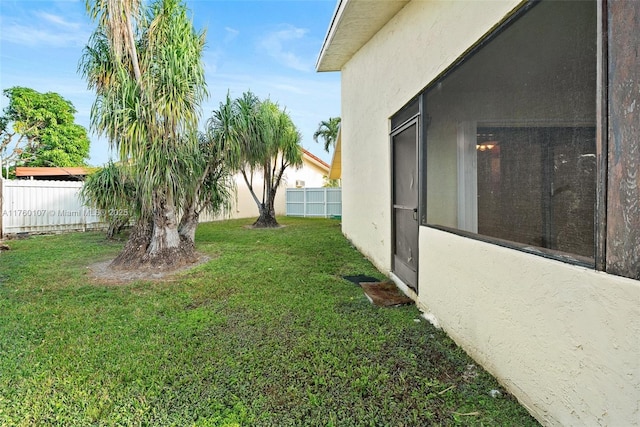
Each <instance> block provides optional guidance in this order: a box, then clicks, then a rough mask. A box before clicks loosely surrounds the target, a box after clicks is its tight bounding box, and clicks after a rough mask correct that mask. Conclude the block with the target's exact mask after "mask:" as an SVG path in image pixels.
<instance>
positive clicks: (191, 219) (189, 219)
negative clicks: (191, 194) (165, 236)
mask: <svg viewBox="0 0 640 427" xmlns="http://www.w3.org/2000/svg"><path fill="white" fill-rule="evenodd" d="M199 217H200V214H198V213H197V212H196V209H195V207H194V206H193V205H192V204H190V205H188V206H187V207H186V208H185V211H184V214H182V218H180V225H178V234H179V235H180V238H182V239H186V240H187V241H189V242H191V243H192V244H194V245H195V240H196V228H198V219H199Z"/></svg>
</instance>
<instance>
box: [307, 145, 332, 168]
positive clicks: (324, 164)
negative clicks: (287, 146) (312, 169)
mask: <svg viewBox="0 0 640 427" xmlns="http://www.w3.org/2000/svg"><path fill="white" fill-rule="evenodd" d="M302 157H303V159H304V160H307V161H308V162H310V163H311V164H313V165H315V166H317V167H319V168H320V169H322V170H324V171H326V172H327V174H329V164H328V163H327V162H325V161H324V160H322V159H321V158H320V157H317V156H316V155H314V154H311V153H310V152H308V151H307V150H305V149H304V148H303V149H302Z"/></svg>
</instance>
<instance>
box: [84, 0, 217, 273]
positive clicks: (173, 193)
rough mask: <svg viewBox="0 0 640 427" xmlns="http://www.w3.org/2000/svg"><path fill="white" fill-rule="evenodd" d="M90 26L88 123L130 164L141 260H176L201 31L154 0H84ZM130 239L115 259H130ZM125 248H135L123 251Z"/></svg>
mask: <svg viewBox="0 0 640 427" xmlns="http://www.w3.org/2000/svg"><path fill="white" fill-rule="evenodd" d="M87 7H88V10H89V13H90V15H91V16H92V17H93V18H94V19H95V20H96V21H97V25H98V27H97V29H96V31H95V33H94V34H93V36H92V37H91V39H90V42H89V45H88V46H87V48H86V49H85V52H84V55H83V58H82V61H81V69H82V72H83V74H84V76H85V78H86V79H87V81H88V83H89V87H90V88H92V89H94V90H95V91H96V95H97V98H96V101H95V103H94V105H93V108H92V126H93V127H94V128H95V129H96V130H97V131H98V132H100V133H102V134H104V135H106V136H107V138H108V139H109V141H110V143H111V144H112V146H113V147H115V148H116V149H117V150H118V152H119V154H120V160H121V161H122V162H127V163H129V164H130V165H131V168H132V171H133V172H132V173H133V175H134V176H135V179H134V182H135V183H136V186H137V188H136V195H137V197H138V198H139V199H140V205H141V216H140V218H139V221H138V226H139V228H140V229H145V231H144V233H142V234H140V233H132V236H134V235H135V236H134V237H135V238H136V239H142V240H144V235H145V234H148V236H147V240H148V244H147V245H145V248H146V250H145V252H144V255H143V259H141V260H138V261H143V262H151V263H153V264H167V263H169V264H171V263H175V262H180V261H182V260H181V257H180V256H176V254H181V255H184V256H185V257H189V255H190V251H189V249H188V248H182V247H181V243H182V240H181V239H180V235H179V232H178V218H177V216H178V215H177V212H178V210H179V209H180V207H181V206H180V204H181V203H182V201H183V200H184V198H185V197H184V196H185V194H186V193H187V192H189V191H193V186H192V185H189V184H190V183H192V182H193V180H192V178H191V177H189V176H186V175H185V171H186V170H189V168H185V167H184V165H182V164H181V161H182V160H183V159H185V158H188V153H192V152H193V147H188V145H189V144H197V139H194V138H185V137H184V135H188V134H191V133H194V132H195V131H196V127H197V123H198V118H199V113H200V111H199V106H200V103H201V101H202V100H203V98H204V97H205V96H206V84H205V80H204V67H203V64H202V50H203V47H204V42H205V36H204V32H197V31H196V30H195V29H194V28H193V24H192V22H191V20H190V18H189V17H188V16H187V10H186V7H185V6H184V4H183V3H182V2H181V1H180V0H155V1H153V2H152V3H151V4H150V5H149V6H148V7H147V8H146V9H143V8H142V5H141V2H140V1H139V0H94V1H93V2H90V1H88V2H87ZM133 240H134V239H133V237H132V239H131V240H130V242H129V243H131V245H127V247H125V249H124V251H123V253H121V254H120V256H119V257H118V258H117V259H116V262H117V263H120V264H127V263H130V262H135V261H136V260H134V259H132V258H136V257H138V255H139V254H140V251H139V250H138V248H139V247H140V241H135V242H134V241H133ZM129 246H133V247H135V250H133V251H131V252H130V253H128V252H127V248H128V247H129Z"/></svg>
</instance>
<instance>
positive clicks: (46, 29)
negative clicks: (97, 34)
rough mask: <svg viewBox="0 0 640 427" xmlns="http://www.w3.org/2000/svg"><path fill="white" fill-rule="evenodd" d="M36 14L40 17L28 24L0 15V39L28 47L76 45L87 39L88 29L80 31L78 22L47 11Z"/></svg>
mask: <svg viewBox="0 0 640 427" xmlns="http://www.w3.org/2000/svg"><path fill="white" fill-rule="evenodd" d="M38 15H39V18H40V19H38V20H34V21H33V22H30V23H28V24H24V23H21V22H17V21H13V20H12V21H8V20H6V19H4V18H2V17H0V25H1V26H2V31H0V39H1V40H2V41H3V42H9V43H15V44H18V45H22V46H29V47H33V46H37V47H42V46H50V47H67V46H74V47H77V46H84V45H85V44H86V42H87V40H88V39H89V34H90V33H89V31H82V30H81V25H80V24H74V23H72V22H69V21H66V20H64V18H61V17H59V16H57V15H52V14H48V13H43V12H40V13H38Z"/></svg>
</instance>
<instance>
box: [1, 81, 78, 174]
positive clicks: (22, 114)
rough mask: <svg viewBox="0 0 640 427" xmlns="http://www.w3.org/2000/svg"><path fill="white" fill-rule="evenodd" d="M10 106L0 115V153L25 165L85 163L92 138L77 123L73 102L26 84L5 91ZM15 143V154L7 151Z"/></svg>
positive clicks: (6, 158)
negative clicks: (38, 90) (75, 121)
mask: <svg viewBox="0 0 640 427" xmlns="http://www.w3.org/2000/svg"><path fill="white" fill-rule="evenodd" d="M3 93H4V95H5V96H6V97H7V98H9V105H8V106H7V107H6V108H5V109H4V116H3V117H2V118H0V125H1V129H0V132H1V135H2V137H1V142H0V154H2V155H3V157H4V158H5V160H7V161H15V160H18V161H20V163H21V164H23V165H25V166H62V167H64V166H82V165H85V161H86V159H87V158H88V157H89V138H88V137H87V131H86V129H85V128H84V127H82V126H80V125H78V124H75V123H74V120H75V119H74V114H75V113H76V110H75V108H74V107H73V104H71V102H70V101H68V100H66V99H64V98H63V97H62V96H60V95H59V94H57V93H55V92H47V93H40V92H37V91H35V90H33V89H30V88H26V87H19V86H16V87H12V88H9V89H5V90H4V91H3ZM12 143H13V144H14V147H13V153H7V151H8V149H9V148H10V147H9V145H11V144H12Z"/></svg>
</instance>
